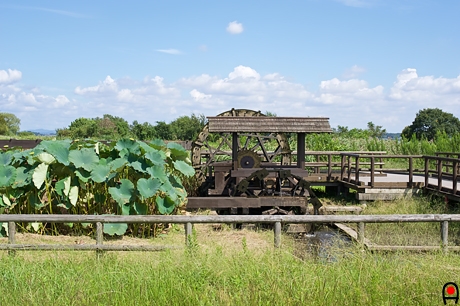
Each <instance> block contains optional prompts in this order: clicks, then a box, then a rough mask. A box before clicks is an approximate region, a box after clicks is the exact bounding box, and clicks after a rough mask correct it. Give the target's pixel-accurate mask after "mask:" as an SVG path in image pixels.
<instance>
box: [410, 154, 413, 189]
mask: <svg viewBox="0 0 460 306" xmlns="http://www.w3.org/2000/svg"><path fill="white" fill-rule="evenodd" d="M413 182H414V164H413V160H412V157H409V186H410V187H412V183H413Z"/></svg>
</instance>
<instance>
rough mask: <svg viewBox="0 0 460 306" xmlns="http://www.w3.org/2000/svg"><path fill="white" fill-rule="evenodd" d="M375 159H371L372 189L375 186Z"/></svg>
mask: <svg viewBox="0 0 460 306" xmlns="http://www.w3.org/2000/svg"><path fill="white" fill-rule="evenodd" d="M374 172H375V158H374V156H372V157H371V187H374V186H375V175H374Z"/></svg>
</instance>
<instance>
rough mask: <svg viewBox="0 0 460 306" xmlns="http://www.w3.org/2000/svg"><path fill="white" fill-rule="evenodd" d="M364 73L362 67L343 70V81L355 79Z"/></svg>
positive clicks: (355, 66) (356, 66)
mask: <svg viewBox="0 0 460 306" xmlns="http://www.w3.org/2000/svg"><path fill="white" fill-rule="evenodd" d="M364 72H366V69H365V68H364V67H361V66H358V65H354V66H352V67H351V68H349V69H347V70H345V72H344V74H343V78H344V79H354V78H357V77H358V76H359V75H360V74H362V73H364Z"/></svg>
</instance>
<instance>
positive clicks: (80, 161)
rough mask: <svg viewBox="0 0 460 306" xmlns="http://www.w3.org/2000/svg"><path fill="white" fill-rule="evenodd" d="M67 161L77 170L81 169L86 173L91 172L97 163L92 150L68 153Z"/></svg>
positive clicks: (86, 149)
mask: <svg viewBox="0 0 460 306" xmlns="http://www.w3.org/2000/svg"><path fill="white" fill-rule="evenodd" d="M69 161H70V162H72V163H73V164H74V165H75V167H77V168H83V169H85V170H86V171H91V170H93V169H94V167H95V166H96V165H97V164H98V163H99V157H98V156H97V154H96V152H95V151H94V149H90V148H83V149H81V150H73V151H70V153H69Z"/></svg>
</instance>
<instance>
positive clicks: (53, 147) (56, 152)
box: [40, 140, 70, 166]
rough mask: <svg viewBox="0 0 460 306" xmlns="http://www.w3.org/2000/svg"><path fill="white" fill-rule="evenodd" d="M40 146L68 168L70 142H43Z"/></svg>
mask: <svg viewBox="0 0 460 306" xmlns="http://www.w3.org/2000/svg"><path fill="white" fill-rule="evenodd" d="M40 146H42V147H43V148H44V149H45V151H46V152H48V153H50V154H51V155H53V156H54V158H56V160H57V161H58V162H60V163H61V164H64V165H66V166H68V165H69V147H70V141H68V140H60V141H50V140H43V141H42V142H40Z"/></svg>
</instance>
